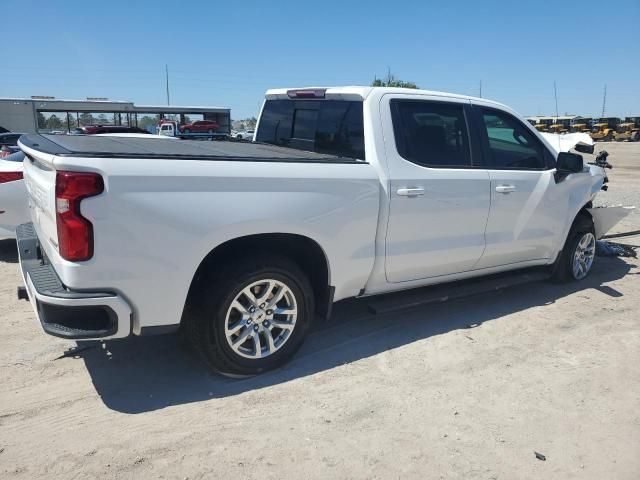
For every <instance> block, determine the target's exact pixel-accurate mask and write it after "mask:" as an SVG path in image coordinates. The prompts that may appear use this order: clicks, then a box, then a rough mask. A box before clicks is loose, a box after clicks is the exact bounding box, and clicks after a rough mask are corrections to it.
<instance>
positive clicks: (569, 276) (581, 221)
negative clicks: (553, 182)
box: [551, 214, 595, 282]
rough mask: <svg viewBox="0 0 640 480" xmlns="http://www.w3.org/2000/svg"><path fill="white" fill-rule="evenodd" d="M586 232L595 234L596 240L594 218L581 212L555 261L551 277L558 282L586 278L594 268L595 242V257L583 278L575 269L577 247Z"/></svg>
mask: <svg viewBox="0 0 640 480" xmlns="http://www.w3.org/2000/svg"><path fill="white" fill-rule="evenodd" d="M586 234H591V235H593V236H594V242H595V228H594V226H593V220H592V219H591V217H590V216H588V215H586V214H580V215H578V217H577V218H576V220H575V221H574V222H573V225H572V227H571V230H570V231H569V235H568V236H567V241H566V242H565V244H564V247H563V249H562V252H560V255H559V256H558V259H557V260H556V262H555V263H554V266H553V275H552V277H551V278H552V280H554V281H557V282H574V281H580V280H584V278H586V277H587V276H588V275H589V272H590V271H591V269H592V268H593V263H594V262H595V243H594V246H593V248H594V258H593V261H592V262H591V264H589V268H588V270H587V273H586V275H585V276H584V277H582V278H578V277H576V275H575V274H574V271H573V260H574V256H575V253H576V249H577V248H578V244H579V243H580V241H581V240H582V239H583V238H584V236H585V235H586Z"/></svg>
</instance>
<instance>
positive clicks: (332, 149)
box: [256, 100, 365, 160]
mask: <svg viewBox="0 0 640 480" xmlns="http://www.w3.org/2000/svg"><path fill="white" fill-rule="evenodd" d="M362 108H363V107H362V102H358V101H343V100H267V101H266V102H265V105H264V109H263V111H262V116H261V117H260V123H259V126H258V133H257V136H256V141H258V142H264V143H271V144H273V145H281V146H286V147H291V148H296V149H298V150H307V151H311V152H317V153H325V154H329V155H337V156H339V157H349V158H357V159H362V160H364V159H365V154H364V122H363V118H362Z"/></svg>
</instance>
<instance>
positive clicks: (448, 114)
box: [391, 99, 472, 168]
mask: <svg viewBox="0 0 640 480" xmlns="http://www.w3.org/2000/svg"><path fill="white" fill-rule="evenodd" d="M391 116H392V120H393V132H394V136H395V140H396V148H397V149H398V153H399V154H400V156H401V157H403V158H404V159H405V160H408V161H410V162H413V163H416V164H418V165H421V166H423V167H432V168H433V167H436V168H437V167H440V168H469V167H471V166H472V163H471V150H470V146H469V131H468V128H467V122H466V118H465V114H464V107H463V105H462V104H457V103H445V102H434V101H428V100H400V99H393V100H391Z"/></svg>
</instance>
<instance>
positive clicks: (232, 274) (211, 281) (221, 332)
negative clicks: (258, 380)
mask: <svg viewBox="0 0 640 480" xmlns="http://www.w3.org/2000/svg"><path fill="white" fill-rule="evenodd" d="M267 278H268V279H274V280H277V281H279V282H282V283H284V284H286V285H287V287H288V288H289V289H290V291H291V292H292V294H293V295H294V297H295V301H296V304H297V308H298V316H297V318H296V322H295V327H294V328H293V330H292V331H291V333H290V334H289V337H288V338H287V340H286V342H284V343H283V345H282V347H281V348H279V349H278V350H276V351H275V352H273V353H271V354H270V355H269V356H266V357H264V358H259V359H250V358H245V357H243V356H242V355H240V354H238V353H237V352H235V351H234V350H233V349H232V348H231V346H230V345H229V343H228V341H227V338H226V335H225V322H226V317H227V311H228V310H229V308H230V306H231V303H232V302H233V301H234V300H235V299H236V296H237V295H238V294H240V292H241V291H242V290H243V289H244V288H245V287H247V286H249V285H251V284H252V283H254V282H257V281H260V280H263V279H267ZM313 312H314V298H313V289H312V287H311V283H310V282H309V279H308V278H307V276H306V275H305V274H304V273H303V272H302V270H301V269H300V267H298V265H296V264H295V263H294V262H292V261H291V260H289V259H288V258H286V257H284V256H281V255H276V254H268V253H265V254H263V255H255V256H252V257H248V258H245V259H243V260H242V261H239V262H237V263H233V264H228V265H225V266H223V267H220V268H212V269H210V270H209V271H207V272H205V273H204V274H203V275H202V278H201V279H200V280H199V281H198V284H197V285H196V286H195V288H194V291H193V292H192V294H191V295H190V298H189V301H188V304H187V306H186V307H185V315H184V317H183V322H182V323H183V324H182V327H183V329H184V334H185V336H186V338H187V340H188V341H189V343H190V344H191V345H192V346H193V347H194V349H195V350H196V352H197V353H198V354H199V356H200V357H201V358H202V360H203V361H204V362H205V363H206V364H207V365H208V366H209V368H211V369H212V370H214V371H216V372H218V373H221V374H223V375H227V376H251V375H257V374H259V373H262V372H265V371H267V370H272V369H274V368H277V367H280V366H281V365H283V364H284V363H286V362H287V361H288V360H289V359H290V358H291V357H292V356H293V355H294V354H295V353H296V352H297V351H298V349H299V348H300V346H301V345H302V343H303V342H304V339H305V337H306V334H307V331H308V330H309V327H310V326H311V323H312V319H313Z"/></svg>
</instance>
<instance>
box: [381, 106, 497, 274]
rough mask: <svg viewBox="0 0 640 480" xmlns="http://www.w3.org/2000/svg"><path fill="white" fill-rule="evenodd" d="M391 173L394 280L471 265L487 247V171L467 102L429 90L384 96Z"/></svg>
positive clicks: (388, 264) (389, 270)
mask: <svg viewBox="0 0 640 480" xmlns="http://www.w3.org/2000/svg"><path fill="white" fill-rule="evenodd" d="M380 107H381V110H380V111H381V116H382V125H383V132H384V139H385V154H386V159H387V166H388V170H389V172H388V175H389V219H388V224H387V235H386V240H385V270H386V276H387V280H388V281H389V282H404V281H410V280H417V279H424V278H429V277H436V276H440V275H448V274H454V273H459V272H464V271H468V270H471V269H473V267H474V265H475V264H476V262H477V261H478V260H479V259H480V257H481V255H482V252H483V250H484V247H485V240H484V229H485V225H486V223H487V217H488V215H489V174H488V172H487V170H486V169H485V168H484V167H482V166H479V165H478V163H477V162H476V161H477V160H479V159H480V158H479V157H480V155H479V152H480V150H479V144H477V142H476V140H475V136H471V135H470V123H469V116H470V104H469V102H468V101H466V100H456V99H450V98H447V100H446V101H443V99H442V97H436V96H426V95H399V94H390V95H385V96H383V97H382V99H381V105H380Z"/></svg>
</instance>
